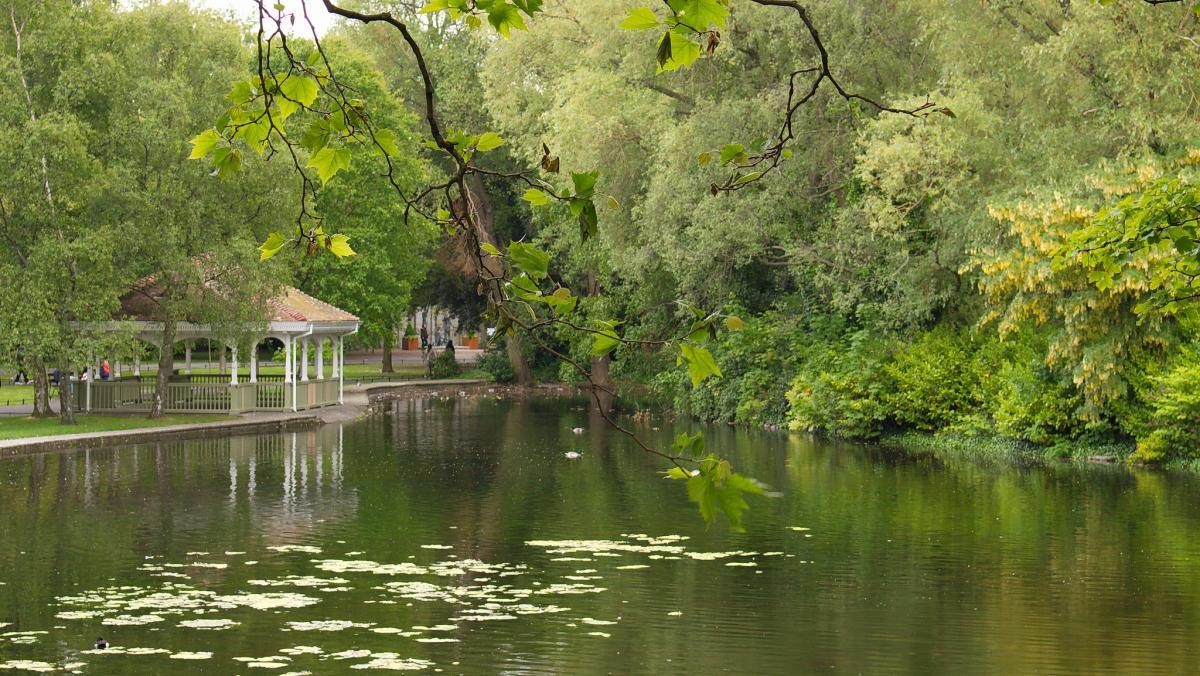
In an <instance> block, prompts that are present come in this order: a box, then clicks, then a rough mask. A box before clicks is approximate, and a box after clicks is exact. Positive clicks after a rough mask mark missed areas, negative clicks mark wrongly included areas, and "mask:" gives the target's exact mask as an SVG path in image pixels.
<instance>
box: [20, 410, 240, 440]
mask: <svg viewBox="0 0 1200 676" xmlns="http://www.w3.org/2000/svg"><path fill="white" fill-rule="evenodd" d="M235 419H236V416H227V415H170V416H166V417H163V418H158V419H156V420H151V419H149V418H147V417H146V416H145V415H144V414H138V415H78V416H76V420H78V421H79V423H78V424H77V425H63V424H62V423H60V422H59V421H58V418H57V417H54V418H25V417H21V418H17V417H12V418H9V417H0V439H21V438H24V437H40V436H48V435H52V434H80V433H84V432H110V431H113V430H133V429H142V428H147V427H163V426H166V425H182V424H188V423H206V422H216V421H219V420H235Z"/></svg>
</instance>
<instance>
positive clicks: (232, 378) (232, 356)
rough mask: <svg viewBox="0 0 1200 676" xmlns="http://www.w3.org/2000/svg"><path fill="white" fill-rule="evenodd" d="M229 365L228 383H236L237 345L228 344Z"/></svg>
mask: <svg viewBox="0 0 1200 676" xmlns="http://www.w3.org/2000/svg"><path fill="white" fill-rule="evenodd" d="M229 366H230V369H229V384H230V385H237V384H238V382H237V376H238V374H237V371H238V364H237V345H230V346H229Z"/></svg>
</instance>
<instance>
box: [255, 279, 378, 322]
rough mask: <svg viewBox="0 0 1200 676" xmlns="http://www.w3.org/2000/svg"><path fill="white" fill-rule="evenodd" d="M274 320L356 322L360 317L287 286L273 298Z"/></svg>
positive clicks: (272, 318) (270, 302)
mask: <svg viewBox="0 0 1200 676" xmlns="http://www.w3.org/2000/svg"><path fill="white" fill-rule="evenodd" d="M268 303H269V304H270V305H271V309H272V311H273V316H272V317H271V321H273V322H356V321H358V317H355V316H354V315H352V314H350V313H349V312H346V311H345V310H343V309H341V308H336V307H334V306H332V305H330V304H329V303H326V302H325V301H323V300H319V299H317V298H313V297H312V296H310V295H308V294H307V293H304V292H303V291H301V290H300V289H296V288H293V287H290V286H289V287H287V288H286V289H284V291H283V293H282V294H281V295H279V296H276V297H275V298H272V299H271V300H270V301H268Z"/></svg>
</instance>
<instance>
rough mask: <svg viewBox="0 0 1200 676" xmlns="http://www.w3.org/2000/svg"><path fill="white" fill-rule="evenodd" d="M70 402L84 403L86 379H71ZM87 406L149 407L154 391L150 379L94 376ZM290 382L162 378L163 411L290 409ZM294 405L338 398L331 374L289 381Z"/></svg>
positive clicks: (113, 409)
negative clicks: (72, 392)
mask: <svg viewBox="0 0 1200 676" xmlns="http://www.w3.org/2000/svg"><path fill="white" fill-rule="evenodd" d="M74 386H75V406H76V408H77V409H78V410H84V409H86V408H87V402H88V395H87V390H88V385H87V383H79V382H77V383H74ZM91 391H92V392H91V410H92V411H93V412H96V413H121V412H129V411H149V410H150V408H151V406H152V404H153V402H154V396H155V393H156V391H157V387H156V384H155V382H154V381H153V380H144V381H137V380H118V381H98V382H94V383H92V384H91ZM292 392H293V384H292V383H285V382H280V381H272V382H257V383H238V384H237V385H232V384H230V383H196V382H172V383H167V393H166V394H167V398H166V401H165V402H163V403H164V404H165V405H164V407H163V408H164V410H165V411H166V412H168V413H242V412H246V411H290V410H292ZM295 393H296V400H297V401H296V410H307V409H311V408H319V407H321V406H330V405H333V404H336V403H338V381H337V379H336V378H324V379H322V380H308V381H304V382H299V383H295Z"/></svg>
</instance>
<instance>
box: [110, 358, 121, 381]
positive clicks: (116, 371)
mask: <svg viewBox="0 0 1200 676" xmlns="http://www.w3.org/2000/svg"><path fill="white" fill-rule="evenodd" d="M112 379H113V380H120V379H121V362H120V361H118V360H115V359H114V360H113V372H112Z"/></svg>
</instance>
